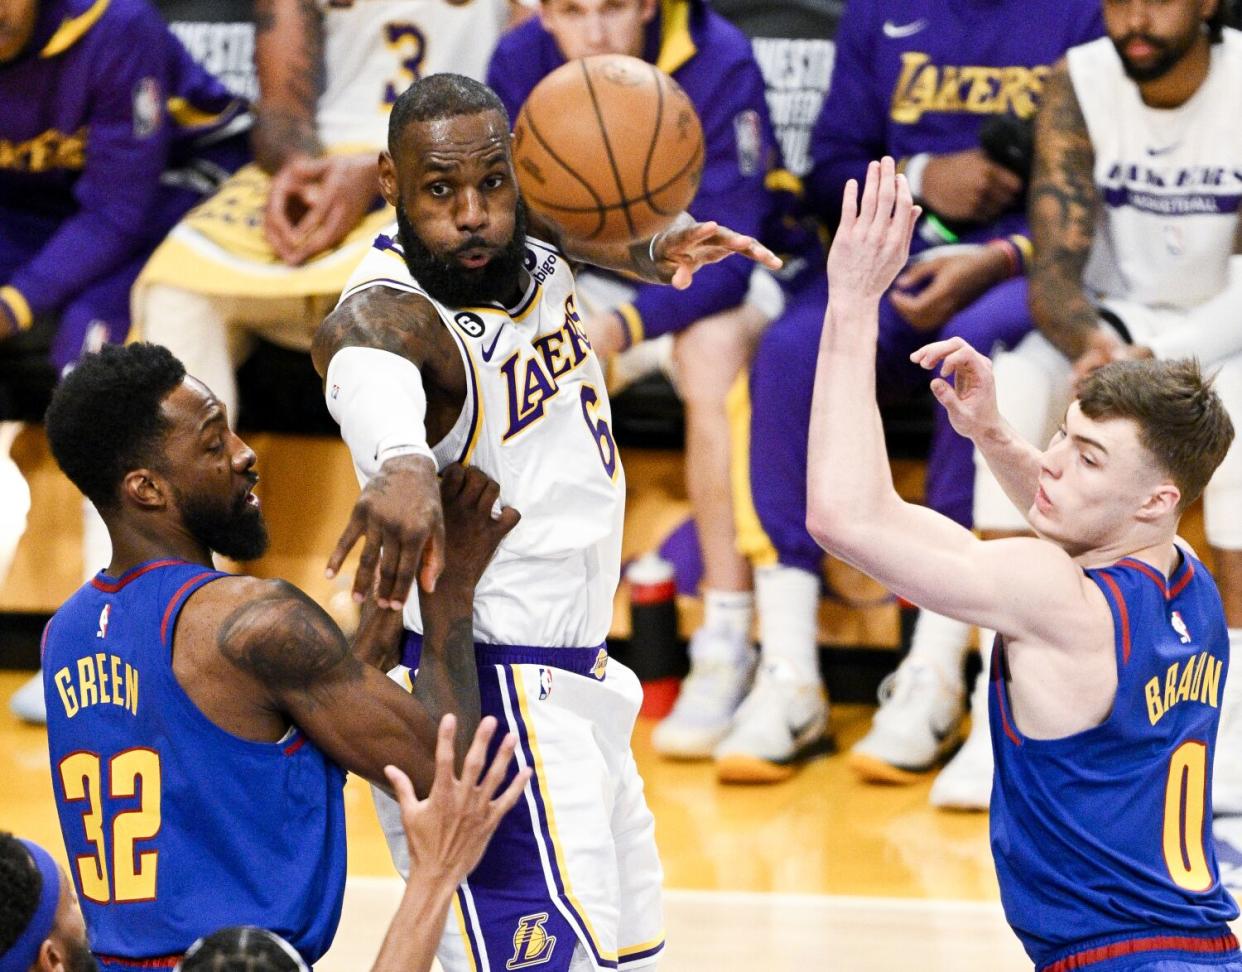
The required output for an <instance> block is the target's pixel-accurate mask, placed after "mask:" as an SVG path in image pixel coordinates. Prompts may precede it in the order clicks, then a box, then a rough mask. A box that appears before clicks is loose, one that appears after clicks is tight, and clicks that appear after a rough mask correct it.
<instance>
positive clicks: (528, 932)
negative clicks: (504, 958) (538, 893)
mask: <svg viewBox="0 0 1242 972" xmlns="http://www.w3.org/2000/svg"><path fill="white" fill-rule="evenodd" d="M547 920H548V913H547V912H546V911H542V912H540V913H539V914H537V915H525V916H523V917H522V918H520V919H518V926H517V931H515V932H514V933H513V958H511V959H509V961H508V962H506V963H505V968H506V969H525V968H529V967H530V966H532V965H543V963H544V962H547V961H548V960H549V959H551V958H552V949H553V948H555V947H556V936H555V935H549V934H548V933H547V931H546V930H544V927H543V923H544V922H545V921H547Z"/></svg>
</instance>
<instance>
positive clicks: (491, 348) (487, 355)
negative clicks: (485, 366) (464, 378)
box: [480, 321, 505, 363]
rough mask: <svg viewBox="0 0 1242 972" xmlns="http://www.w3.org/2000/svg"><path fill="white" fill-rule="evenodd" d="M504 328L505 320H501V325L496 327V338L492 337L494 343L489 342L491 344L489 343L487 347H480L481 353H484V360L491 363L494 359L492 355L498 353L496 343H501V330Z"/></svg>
mask: <svg viewBox="0 0 1242 972" xmlns="http://www.w3.org/2000/svg"><path fill="white" fill-rule="evenodd" d="M504 329H505V322H504V321H501V322H500V327H498V328H496V336H495V337H494V338H492V343H491V344H489V345H488V346H487V347H485V348H480V351H481V353H482V355H483V360H484V361H487V362H489V363H490V362H491V360H492V355H494V354H495V353H496V345H497V344H498V343H499V341H500V332H501V331H503V330H504Z"/></svg>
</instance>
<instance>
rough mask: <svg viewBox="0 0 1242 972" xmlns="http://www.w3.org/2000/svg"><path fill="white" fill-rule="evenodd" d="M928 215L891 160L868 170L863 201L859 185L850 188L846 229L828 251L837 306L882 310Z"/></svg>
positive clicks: (854, 183)
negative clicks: (867, 306) (917, 230)
mask: <svg viewBox="0 0 1242 972" xmlns="http://www.w3.org/2000/svg"><path fill="white" fill-rule="evenodd" d="M921 213H922V209H921V208H920V207H918V206H916V205H915V204H914V198H913V197H912V196H911V195H910V186H909V183H907V182H906V177H905V176H904V175H898V174H897V166H896V164H895V163H894V162H893V160H892V159H891V158H890V157H889V156H885V157H884V158H883V159H882V160H881V161H879V162H872V163H871V164H870V165H868V166H867V181H866V183H865V184H864V185H863V191H862V200H861V202H860V201H859V200H858V183H857V181H855V180H854V179H851V180H850V181H849V182H847V183H846V184H845V196H844V198H843V200H842V202H841V223H840V225H839V226H838V227H837V232H836V235H835V236H834V237H833V240H832V249H831V250H829V251H828V293H829V295H830V300H831V302H832V304H833V305H835V306H837V307H841V306H843V305H846V304H851V305H852V304H878V303H879V300H880V297H882V296H883V295H884V292H885V291H887V290H888V288H889V287H891V286H892V284H893V280H894V279H895V278H896V277H897V274H898V272H899V271H900V270H901V268H902V267H904V266H905V264H906V260H907V259H908V257H909V256H910V239H911V237H912V236H913V235H914V224H915V223H916V222H917V221H918V218H919V215H920V214H921Z"/></svg>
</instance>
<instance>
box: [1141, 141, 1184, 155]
mask: <svg viewBox="0 0 1242 972" xmlns="http://www.w3.org/2000/svg"><path fill="white" fill-rule="evenodd" d="M1181 144H1182V143H1181V142H1174V143H1173V144H1172V145H1166V146H1165V147H1164V148H1149V149H1148V150H1147V154H1148V155H1150V156H1152V157H1153V158H1155V157H1156V156H1158V155H1168V154H1169V153H1170V152H1172V151H1173V150H1174V149H1175V148H1177V147H1178V146H1179V145H1181Z"/></svg>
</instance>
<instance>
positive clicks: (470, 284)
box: [397, 199, 526, 307]
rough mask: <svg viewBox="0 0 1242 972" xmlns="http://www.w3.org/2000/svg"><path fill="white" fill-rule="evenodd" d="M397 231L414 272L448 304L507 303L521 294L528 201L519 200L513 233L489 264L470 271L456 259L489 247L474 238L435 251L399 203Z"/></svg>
mask: <svg viewBox="0 0 1242 972" xmlns="http://www.w3.org/2000/svg"><path fill="white" fill-rule="evenodd" d="M397 231H398V235H399V236H400V238H401V248H402V249H403V250H404V251H405V265H406V267H407V268H408V269H409V271H410V275H411V276H412V277H413V278H414V279H415V280H417V281H418V283H419V286H421V287H423V288H424V289H425V290H426V291H427V293H429V294H431V296H432V297H434V298H435V299H436V300H438V301H439V302H440V303H441V304H444V305H445V306H447V307H467V306H469V305H471V304H477V303H480V302H481V301H496V302H499V303H502V304H503V303H506V302H507V301H510V300H513V299H514V298H516V297H517V296H518V292H519V287H520V284H521V280H522V277H521V273H522V261H523V259H524V258H525V255H526V204H525V203H524V202H523V201H522V200H521V199H518V201H517V211H516V212H515V214H514V220H513V236H512V237H511V238H510V239H509V242H508V243H507V244H505V246H504V247H503V248H501V249H500V250H497V251H496V252H495V253H494V254H493V256H492V258H491V259H490V260H489V261H488V262H487V264H486V265H485V266H482V267H479V268H478V269H477V270H467V269H466V268H465V267H463V266H461V264H459V263H458V262H457V260H456V259H455V258H456V256H457V254H458V253H461V252H464V251H466V250H470V249H474V248H476V247H485V246H487V245H488V244H487V241H485V240H483V239H482V238H480V237H472V238H471V239H469V240H467V241H466V242H465V243H464V244H462V245H461V246H459V247H457V248H456V249H455V250H452V251H450V252H449V253H448V254H446V255H444V256H440V255H437V254H436V253H433V252H432V251H431V249H430V248H429V247H428V246H427V244H425V243H424V242H423V240H422V238H421V237H420V236H419V235H418V233H417V232H416V231H415V229H414V224H413V223H412V222H410V218H409V216H408V215H407V214H406V211H405V207H404V206H402V205H401V203H400V201H398V202H397Z"/></svg>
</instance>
